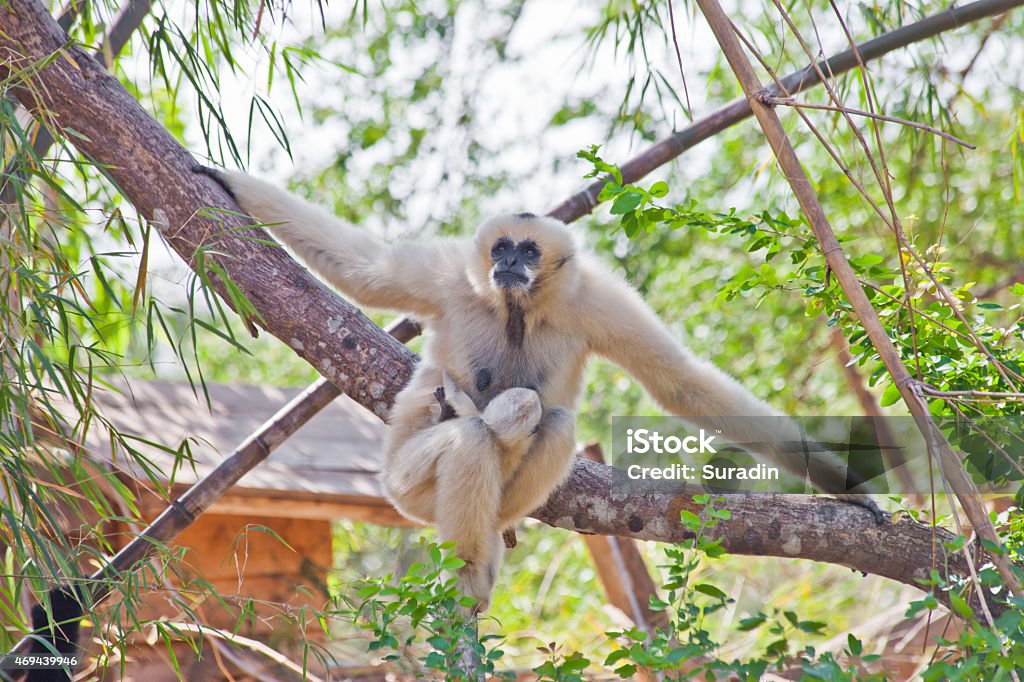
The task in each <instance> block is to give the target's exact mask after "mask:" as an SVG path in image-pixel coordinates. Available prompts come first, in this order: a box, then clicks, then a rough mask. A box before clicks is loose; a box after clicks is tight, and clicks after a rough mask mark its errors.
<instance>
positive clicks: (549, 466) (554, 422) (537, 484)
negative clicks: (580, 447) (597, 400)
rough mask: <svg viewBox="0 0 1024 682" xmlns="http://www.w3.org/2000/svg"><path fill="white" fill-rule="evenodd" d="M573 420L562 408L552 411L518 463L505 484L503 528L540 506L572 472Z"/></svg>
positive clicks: (502, 502)
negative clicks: (517, 466) (570, 471)
mask: <svg viewBox="0 0 1024 682" xmlns="http://www.w3.org/2000/svg"><path fill="white" fill-rule="evenodd" d="M575 447H576V420H575V418H574V416H573V414H572V412H570V411H569V410H567V409H565V408H564V407H552V408H549V409H548V410H547V411H546V412H545V413H544V416H543V418H542V419H541V422H540V427H539V429H538V432H537V435H536V436H534V441H533V444H532V446H531V447H530V449H529V451H528V452H527V453H526V455H525V456H524V457H523V460H522V463H521V464H520V465H519V468H518V469H517V470H516V471H515V473H514V474H513V475H512V477H511V478H510V479H509V480H508V481H507V482H506V483H505V487H504V490H503V491H502V494H501V510H500V511H499V513H498V520H499V522H500V523H501V526H502V527H506V526H508V525H510V524H513V523H515V522H516V521H518V520H519V519H521V518H523V517H524V516H526V515H527V514H529V513H530V512H531V511H533V510H534V509H536V508H537V507H539V506H540V505H542V504H544V502H546V501H547V499H548V496H549V495H550V494H551V492H552V491H553V490H554V489H555V488H556V487H558V485H559V484H560V483H561V482H562V481H563V480H564V479H565V477H566V476H567V475H568V473H569V470H570V469H571V468H572V462H573V455H574V450H575Z"/></svg>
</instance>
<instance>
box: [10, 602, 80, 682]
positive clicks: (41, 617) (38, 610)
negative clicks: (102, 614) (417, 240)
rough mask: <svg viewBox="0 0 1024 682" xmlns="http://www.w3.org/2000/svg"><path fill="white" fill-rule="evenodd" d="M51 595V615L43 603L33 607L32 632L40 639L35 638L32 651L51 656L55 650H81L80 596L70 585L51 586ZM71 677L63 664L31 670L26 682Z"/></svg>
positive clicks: (51, 681)
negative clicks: (57, 666)
mask: <svg viewBox="0 0 1024 682" xmlns="http://www.w3.org/2000/svg"><path fill="white" fill-rule="evenodd" d="M48 596H49V600H50V610H49V615H47V610H46V608H45V607H44V606H43V605H42V604H36V605H35V606H33V607H32V630H33V633H32V634H33V635H35V637H36V638H37V639H33V640H32V646H31V648H30V649H29V655H34V656H52V655H53V651H54V650H57V651H58V652H59V653H62V654H73V653H75V652H76V651H78V631H79V625H80V621H81V620H82V616H83V614H84V611H83V609H82V605H81V603H80V602H79V597H78V596H77V595H76V594H75V591H74V590H73V589H72V588H70V587H60V588H56V589H53V590H50V592H49V595H48ZM40 640H45V642H46V643H45V644H44V643H43V641H40ZM71 678H72V675H71V671H68V670H66V669H64V668H48V669H40V668H37V669H34V670H29V672H28V676H27V677H26V678H25V682H66V681H69V680H71Z"/></svg>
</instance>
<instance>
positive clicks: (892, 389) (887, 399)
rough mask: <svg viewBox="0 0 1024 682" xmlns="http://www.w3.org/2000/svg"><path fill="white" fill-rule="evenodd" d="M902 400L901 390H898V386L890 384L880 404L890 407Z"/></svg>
mask: <svg viewBox="0 0 1024 682" xmlns="http://www.w3.org/2000/svg"><path fill="white" fill-rule="evenodd" d="M899 400H900V389H899V388H897V386H896V384H889V385H888V386H886V387H885V392H883V393H882V399H881V400H880V401H879V404H880V405H881V406H882V407H888V406H889V405H895V404H896V403H898V402H899Z"/></svg>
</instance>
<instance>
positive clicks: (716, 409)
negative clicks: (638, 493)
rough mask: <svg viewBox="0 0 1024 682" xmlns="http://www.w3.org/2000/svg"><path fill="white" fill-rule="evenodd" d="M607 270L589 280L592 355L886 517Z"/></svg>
mask: <svg viewBox="0 0 1024 682" xmlns="http://www.w3.org/2000/svg"><path fill="white" fill-rule="evenodd" d="M601 275H602V276H599V277H591V278H588V280H589V281H588V282H587V287H586V289H589V291H590V292H591V295H590V296H588V299H589V300H590V301H591V302H592V303H591V304H590V305H589V306H587V308H586V313H587V314H586V319H585V320H583V324H584V325H585V327H586V328H587V330H588V341H589V343H590V348H591V350H592V351H593V352H595V353H597V354H598V355H601V356H603V357H605V358H607V359H608V360H610V361H611V362H613V363H615V364H617V365H619V366H620V367H622V368H623V369H625V370H626V371H627V372H629V373H630V374H632V375H633V376H634V377H636V379H637V380H638V381H640V383H641V384H643V386H644V388H645V389H647V391H648V393H650V394H651V396H652V397H653V398H654V399H655V400H657V401H658V403H660V404H661V405H662V407H664V408H665V409H666V410H667V411H668V412H670V413H672V414H674V415H677V416H679V417H684V418H686V419H687V420H688V421H691V422H693V423H694V424H696V425H697V426H699V427H703V428H707V429H711V430H716V431H720V432H721V433H722V436H723V438H724V439H725V440H727V441H730V442H732V443H734V444H736V445H741V446H744V447H745V448H747V449H749V450H751V451H753V452H755V453H758V454H762V455H765V456H767V457H769V458H770V459H771V460H772V461H775V462H777V463H779V464H781V465H782V466H784V467H785V468H787V469H788V470H790V471H791V472H792V473H794V474H797V475H798V476H801V477H802V476H804V475H808V474H809V475H810V479H811V482H812V483H813V484H814V485H815V487H817V488H818V489H819V490H822V491H825V492H829V493H833V494H838V495H839V496H840V497H842V498H843V499H849V500H850V501H853V502H856V503H857V504H860V505H861V506H864V507H866V508H867V509H869V510H870V511H871V512H872V513H873V514H874V515H875V518H876V519H879V518H880V516H881V513H880V512H879V511H878V507H877V505H875V504H874V502H873V501H872V500H871V499H870V498H867V497H864V496H862V495H853V494H845V493H844V491H845V490H846V489H847V483H848V476H850V474H849V472H848V471H847V468H846V466H845V464H844V463H843V462H842V461H841V460H840V459H839V458H838V457H836V456H835V454H834V453H832V452H830V451H829V450H827V449H825V448H823V447H822V446H820V445H819V444H817V443H816V442H814V441H813V440H812V439H810V438H809V437H808V436H807V435H806V434H805V433H804V432H803V431H802V430H801V429H800V427H799V426H798V425H797V424H796V423H795V422H794V421H793V420H791V419H789V418H788V417H786V416H785V415H783V414H781V413H780V412H778V411H776V410H774V409H772V408H771V407H769V406H768V405H767V404H765V403H764V402H762V401H760V400H758V399H757V398H755V397H754V396H753V395H751V394H750V393H749V392H748V391H747V390H746V389H745V388H743V387H742V386H741V385H740V384H739V383H737V382H736V381H735V380H734V379H733V378H732V377H730V376H728V375H727V374H726V373H725V372H722V371H721V370H719V369H718V368H717V367H715V366H714V365H712V364H710V363H708V362H705V361H703V360H701V359H699V358H697V357H695V356H694V355H693V354H692V353H691V352H690V351H689V350H688V349H686V348H685V347H684V346H683V345H682V344H680V343H678V342H677V341H676V340H675V339H673V338H672V336H671V335H670V334H669V332H668V330H667V329H666V328H665V327H664V325H663V324H662V322H661V321H660V320H659V319H658V317H657V316H656V315H655V314H654V313H653V312H652V311H651V309H650V308H649V307H648V306H647V304H646V303H644V301H643V300H642V299H641V298H640V296H639V294H637V293H636V292H635V291H634V290H633V289H632V288H630V287H629V286H628V285H627V284H626V283H625V282H622V281H621V280H620V279H619V278H618V277H615V276H614V275H612V274H611V273H606V272H603V273H601ZM736 417H742V419H737V418H736ZM862 492H863V491H862Z"/></svg>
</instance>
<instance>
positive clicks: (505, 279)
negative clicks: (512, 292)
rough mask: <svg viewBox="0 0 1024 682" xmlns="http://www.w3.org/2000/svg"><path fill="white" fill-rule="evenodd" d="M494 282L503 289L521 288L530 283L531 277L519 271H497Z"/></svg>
mask: <svg viewBox="0 0 1024 682" xmlns="http://www.w3.org/2000/svg"><path fill="white" fill-rule="evenodd" d="M494 283H495V284H497V285H498V286H499V287H501V288H503V289H519V288H521V287H524V286H526V285H527V284H529V283H530V279H529V278H528V277H526V275H520V274H519V273H518V272H509V271H503V272H495V273H494Z"/></svg>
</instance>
